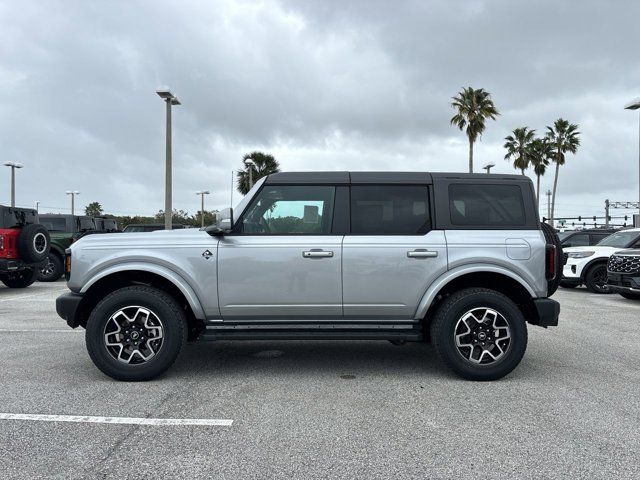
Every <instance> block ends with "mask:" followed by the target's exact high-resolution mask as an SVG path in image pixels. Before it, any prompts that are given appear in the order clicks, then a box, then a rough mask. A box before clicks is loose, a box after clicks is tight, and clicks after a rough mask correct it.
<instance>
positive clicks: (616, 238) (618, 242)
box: [598, 232, 638, 248]
mask: <svg viewBox="0 0 640 480" xmlns="http://www.w3.org/2000/svg"><path fill="white" fill-rule="evenodd" d="M637 241H638V232H617V233H613V234H611V235H609V236H608V237H607V238H605V239H603V240H600V242H598V246H600V247H614V248H627V247H629V246H631V245H633V244H634V243H635V242H637Z"/></svg>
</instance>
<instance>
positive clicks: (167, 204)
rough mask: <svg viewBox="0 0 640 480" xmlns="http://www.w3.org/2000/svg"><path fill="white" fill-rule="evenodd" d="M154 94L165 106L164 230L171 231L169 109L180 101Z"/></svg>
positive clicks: (168, 93)
mask: <svg viewBox="0 0 640 480" xmlns="http://www.w3.org/2000/svg"><path fill="white" fill-rule="evenodd" d="M156 93H157V94H158V96H159V97H160V98H162V99H163V100H164V101H165V103H166V104H167V127H166V129H167V132H166V137H167V138H166V160H165V180H164V229H165V230H171V226H172V223H173V222H172V218H171V216H172V213H173V206H172V201H171V200H172V199H171V193H172V192H171V181H172V180H171V168H172V167H171V160H172V159H171V154H172V150H171V148H172V145H171V107H172V106H173V105H180V100H178V97H176V96H175V95H174V94H173V93H171V91H170V90H167V89H164V90H163V89H161V90H156Z"/></svg>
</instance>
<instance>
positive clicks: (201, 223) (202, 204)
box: [196, 190, 211, 227]
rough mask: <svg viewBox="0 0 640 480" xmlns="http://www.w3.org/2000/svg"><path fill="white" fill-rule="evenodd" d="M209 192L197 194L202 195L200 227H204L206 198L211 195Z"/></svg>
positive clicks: (197, 193)
mask: <svg viewBox="0 0 640 480" xmlns="http://www.w3.org/2000/svg"><path fill="white" fill-rule="evenodd" d="M209 193H211V192H209V190H201V191H200V192H196V195H200V226H201V227H204V196H205V195H209Z"/></svg>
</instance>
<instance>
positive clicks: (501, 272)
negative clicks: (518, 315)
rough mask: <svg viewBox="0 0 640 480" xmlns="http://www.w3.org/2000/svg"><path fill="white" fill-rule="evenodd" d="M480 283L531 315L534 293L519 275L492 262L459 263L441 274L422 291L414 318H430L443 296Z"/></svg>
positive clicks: (526, 316) (526, 315) (527, 314)
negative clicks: (472, 264)
mask: <svg viewBox="0 0 640 480" xmlns="http://www.w3.org/2000/svg"><path fill="white" fill-rule="evenodd" d="M473 287H483V288H490V289H492V290H496V291H498V292H500V293H503V294H504V295H506V296H507V297H509V298H510V299H511V300H513V301H514V302H515V303H516V304H517V305H518V307H519V308H520V310H522V311H523V314H524V315H525V318H530V317H531V312H530V308H531V307H532V304H533V302H532V300H533V299H534V298H536V297H538V295H536V293H535V291H534V290H533V288H532V287H531V286H530V285H528V284H527V283H526V282H525V281H524V280H523V279H522V278H521V277H519V276H518V275H517V274H515V273H514V272H511V271H510V270H507V269H506V268H503V267H499V266H496V265H485V266H479V265H478V266H473V267H462V268H458V269H454V270H450V271H448V272H445V273H444V274H443V275H441V276H440V277H439V278H438V279H437V280H436V281H435V282H433V283H432V285H431V286H430V287H429V289H428V290H427V291H426V292H425V294H424V295H423V297H422V300H421V301H420V303H419V305H418V308H417V310H416V314H415V319H416V320H423V319H428V318H430V317H431V316H432V315H431V314H432V313H433V311H434V310H435V309H436V308H437V306H438V305H439V304H440V302H441V301H442V299H443V298H445V297H447V296H448V295H450V294H451V293H453V292H456V291H459V290H461V289H464V288H473Z"/></svg>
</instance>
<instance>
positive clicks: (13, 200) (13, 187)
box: [4, 162, 24, 208]
mask: <svg viewBox="0 0 640 480" xmlns="http://www.w3.org/2000/svg"><path fill="white" fill-rule="evenodd" d="M4 164H5V165H6V166H7V167H11V208H14V207H15V206H16V168H22V167H23V166H24V165H22V164H21V163H16V162H4Z"/></svg>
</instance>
